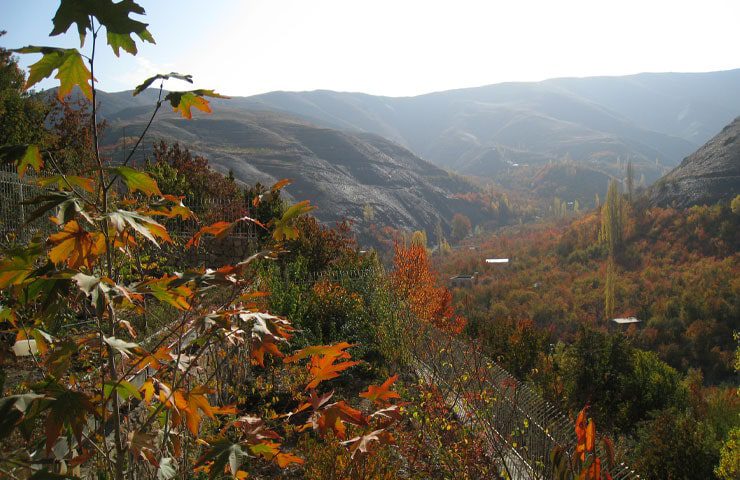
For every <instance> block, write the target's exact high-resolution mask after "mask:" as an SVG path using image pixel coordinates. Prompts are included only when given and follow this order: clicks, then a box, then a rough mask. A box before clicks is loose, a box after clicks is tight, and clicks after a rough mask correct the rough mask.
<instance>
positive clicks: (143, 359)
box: [136, 346, 173, 388]
mask: <svg viewBox="0 0 740 480" xmlns="http://www.w3.org/2000/svg"><path fill="white" fill-rule="evenodd" d="M139 355H140V356H139V361H138V362H137V364H136V368H137V370H138V371H141V370H143V369H145V368H151V369H153V370H159V369H160V368H161V366H162V365H167V364H168V363H169V362H171V361H172V360H173V358H172V354H171V353H170V349H169V347H166V346H161V347H159V348H158V349H157V350H156V351H155V352H154V353H149V352H146V351H144V350H143V349H142V351H141V352H140V354H139ZM152 388H153V386H152Z"/></svg>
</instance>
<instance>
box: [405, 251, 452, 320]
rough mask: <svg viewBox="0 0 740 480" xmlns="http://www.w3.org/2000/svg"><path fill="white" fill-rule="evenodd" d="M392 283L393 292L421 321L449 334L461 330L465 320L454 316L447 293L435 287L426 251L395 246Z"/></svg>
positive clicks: (445, 290) (449, 294)
mask: <svg viewBox="0 0 740 480" xmlns="http://www.w3.org/2000/svg"><path fill="white" fill-rule="evenodd" d="M392 282H393V285H394V288H395V291H396V292H397V293H398V294H399V295H400V297H401V298H403V299H404V300H405V301H406V302H407V304H408V308H409V309H410V310H411V311H412V312H413V313H414V315H416V316H417V317H418V318H419V319H420V320H422V321H425V322H429V323H432V324H433V325H436V326H438V327H440V328H443V329H445V330H448V331H453V332H460V331H461V330H462V327H463V326H464V320H463V319H462V318H460V317H458V316H456V315H455V312H454V309H453V308H452V294H451V293H450V291H449V290H448V289H447V288H446V287H440V286H437V283H436V281H435V273H434V271H433V270H432V268H431V265H430V263H429V259H428V257H427V251H426V248H425V247H423V246H421V245H417V244H413V243H412V244H411V245H409V246H408V247H405V246H402V245H400V244H398V243H397V244H396V246H395V257H394V270H393V273H392Z"/></svg>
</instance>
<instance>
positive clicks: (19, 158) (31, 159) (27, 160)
mask: <svg viewBox="0 0 740 480" xmlns="http://www.w3.org/2000/svg"><path fill="white" fill-rule="evenodd" d="M0 163H14V164H15V165H16V168H17V169H18V177H20V178H23V175H25V173H26V170H28V167H33V169H34V170H36V172H40V171H41V167H43V166H44V162H43V160H42V159H41V152H39V147H38V145H6V146H3V147H0Z"/></svg>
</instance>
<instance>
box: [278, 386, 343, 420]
mask: <svg viewBox="0 0 740 480" xmlns="http://www.w3.org/2000/svg"><path fill="white" fill-rule="evenodd" d="M333 395H334V391H331V392H329V393H326V394H324V395H318V393H317V392H316V390H315V389H311V392H310V393H309V401H308V402H304V403H302V404H301V405H299V406H298V408H296V409H295V411H293V412H290V413H288V414H287V415H286V417H288V418H290V417H292V416H293V415H297V414H298V413H300V412H302V411H304V410H306V409H307V408H308V407H311V408H312V409H313V411H314V412H316V411H318V410H319V409H320V408H321V407H322V406H324V405H325V404H326V402H328V401H329V399H331V397H332V396H333Z"/></svg>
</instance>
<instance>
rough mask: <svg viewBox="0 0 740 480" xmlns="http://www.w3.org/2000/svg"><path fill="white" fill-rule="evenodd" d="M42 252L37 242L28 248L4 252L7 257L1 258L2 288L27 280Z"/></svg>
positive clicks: (0, 280)
mask: <svg viewBox="0 0 740 480" xmlns="http://www.w3.org/2000/svg"><path fill="white" fill-rule="evenodd" d="M41 252H42V250H41V248H40V246H39V245H37V244H34V245H32V246H30V247H29V248H27V249H13V250H7V251H5V252H3V253H4V255H5V258H3V259H1V260H0V288H2V289H4V288H7V287H9V286H11V285H19V284H21V283H23V282H25V281H26V280H27V279H28V278H29V277H30V276H31V275H32V274H33V272H34V270H35V262H36V259H37V258H38V256H39V254H40V253H41Z"/></svg>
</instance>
